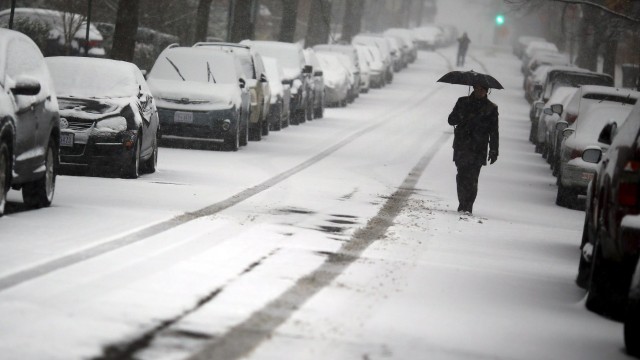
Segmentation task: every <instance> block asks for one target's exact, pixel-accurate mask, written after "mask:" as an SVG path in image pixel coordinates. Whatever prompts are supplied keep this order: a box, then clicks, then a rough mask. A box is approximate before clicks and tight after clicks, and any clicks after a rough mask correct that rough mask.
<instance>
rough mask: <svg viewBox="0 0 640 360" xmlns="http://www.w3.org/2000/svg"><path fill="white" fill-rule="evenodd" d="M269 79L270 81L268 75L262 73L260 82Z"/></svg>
mask: <svg viewBox="0 0 640 360" xmlns="http://www.w3.org/2000/svg"><path fill="white" fill-rule="evenodd" d="M267 81H269V80H267V75H265V74H262V75H260V82H267Z"/></svg>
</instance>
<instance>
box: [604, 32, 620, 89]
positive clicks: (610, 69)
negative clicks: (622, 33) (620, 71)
mask: <svg viewBox="0 0 640 360" xmlns="http://www.w3.org/2000/svg"><path fill="white" fill-rule="evenodd" d="M617 52H618V40H617V39H616V38H611V39H609V41H607V42H606V43H605V45H604V64H603V67H602V72H603V73H605V74H609V75H611V76H612V77H613V78H614V79H615V76H616V54H617Z"/></svg>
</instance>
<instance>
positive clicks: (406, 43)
mask: <svg viewBox="0 0 640 360" xmlns="http://www.w3.org/2000/svg"><path fill="white" fill-rule="evenodd" d="M453 29H455V27H453V28H450V30H453ZM384 35H386V36H395V37H396V38H400V39H402V40H403V43H402V47H403V51H404V52H406V54H407V60H408V62H409V63H413V62H414V61H416V59H417V58H418V46H417V45H416V43H415V41H416V35H415V32H414V31H412V30H410V29H403V28H390V29H387V30H385V31H384ZM405 47H406V49H405Z"/></svg>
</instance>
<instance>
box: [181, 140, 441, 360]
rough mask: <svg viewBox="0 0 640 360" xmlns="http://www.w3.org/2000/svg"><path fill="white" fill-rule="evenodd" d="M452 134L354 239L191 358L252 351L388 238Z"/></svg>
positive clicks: (231, 356) (438, 143) (229, 356)
mask: <svg viewBox="0 0 640 360" xmlns="http://www.w3.org/2000/svg"><path fill="white" fill-rule="evenodd" d="M450 136H451V133H449V132H445V133H443V134H442V135H441V136H440V137H439V138H438V139H437V140H436V141H435V142H434V143H433V144H432V145H431V146H430V147H429V149H428V150H427V152H426V153H425V154H424V155H423V156H422V158H420V160H419V161H418V163H417V164H416V165H415V166H414V167H413V169H412V170H411V171H410V172H409V174H408V175H407V177H406V178H405V180H404V181H403V183H402V185H400V187H399V188H398V190H396V191H395V192H394V193H393V194H392V195H391V196H390V197H389V199H388V200H387V201H386V202H385V204H384V205H383V206H382V208H381V209H380V211H379V212H378V214H377V215H376V216H375V217H373V218H372V219H371V220H369V221H368V222H367V225H366V226H365V227H364V228H362V229H359V230H357V231H356V232H355V233H354V235H353V236H352V238H351V240H349V241H348V242H346V243H344V244H343V245H342V246H341V247H340V249H339V250H338V251H337V252H335V253H330V254H329V255H328V257H327V259H326V260H325V262H324V263H323V264H322V265H321V266H320V267H319V268H318V269H316V270H315V271H313V272H312V273H311V274H309V275H306V276H304V277H302V278H300V279H299V280H298V281H297V282H296V283H295V284H294V285H293V286H292V287H291V288H289V289H288V290H287V291H285V292H284V293H283V294H282V295H280V296H279V297H278V298H277V299H275V300H272V301H271V302H269V303H268V304H267V305H265V306H264V307H263V308H262V309H260V310H258V311H256V312H254V313H253V314H252V315H251V316H250V317H249V318H247V319H246V320H245V321H243V322H242V323H240V324H238V325H236V326H234V327H233V328H231V329H230V330H229V331H227V332H226V333H225V334H222V335H221V336H219V337H216V338H215V339H214V340H212V341H210V342H209V343H208V344H207V345H206V346H205V347H204V348H203V349H202V350H201V351H199V352H198V353H196V354H195V355H193V356H191V357H189V358H188V359H189V360H210V359H226V360H230V359H240V358H242V357H244V356H246V355H248V354H249V353H251V352H252V351H253V350H254V349H255V348H256V347H257V346H258V345H260V343H261V342H262V341H263V340H265V339H268V338H269V337H270V336H271V334H272V333H273V331H275V329H276V328H278V327H279V326H280V325H282V324H283V323H284V322H285V321H286V320H287V319H289V317H291V315H293V313H295V312H296V311H297V310H298V309H299V308H300V307H302V306H303V305H304V304H305V303H306V302H307V300H309V299H310V298H312V297H313V296H315V295H316V294H317V293H318V292H320V290H322V289H323V288H325V287H326V286H328V285H329V284H330V283H331V282H332V281H333V280H334V279H336V278H337V277H338V276H339V275H340V274H342V273H343V272H344V271H345V270H346V268H347V267H349V265H351V264H352V263H353V262H355V261H356V260H358V259H359V258H360V255H361V254H362V253H363V252H364V251H365V250H366V249H367V248H368V247H369V246H370V245H371V244H373V243H374V242H376V241H377V240H378V239H380V238H382V237H384V235H385V233H386V232H387V230H388V229H389V227H390V226H392V225H393V222H394V220H395V218H396V217H397V216H398V214H399V213H400V211H401V210H402V208H403V207H404V206H405V205H406V203H407V201H408V199H409V197H410V196H411V194H412V193H413V192H414V191H415V186H416V184H417V183H418V180H419V179H420V177H421V176H422V174H423V173H424V170H425V169H426V168H427V166H428V165H429V163H430V162H431V160H432V159H433V157H434V156H435V154H436V153H437V152H438V151H439V150H441V149H442V145H443V144H444V143H445V142H446V141H447V140H448V139H449V137H450Z"/></svg>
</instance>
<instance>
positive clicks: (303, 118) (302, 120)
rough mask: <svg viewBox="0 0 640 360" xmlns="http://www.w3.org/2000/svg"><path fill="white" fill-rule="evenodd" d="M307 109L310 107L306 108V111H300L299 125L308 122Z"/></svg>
mask: <svg viewBox="0 0 640 360" xmlns="http://www.w3.org/2000/svg"><path fill="white" fill-rule="evenodd" d="M307 109H308V107H306V106H305V107H304V109H300V110H298V124H302V123H305V122H307Z"/></svg>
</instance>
